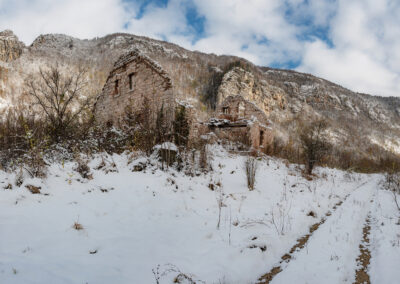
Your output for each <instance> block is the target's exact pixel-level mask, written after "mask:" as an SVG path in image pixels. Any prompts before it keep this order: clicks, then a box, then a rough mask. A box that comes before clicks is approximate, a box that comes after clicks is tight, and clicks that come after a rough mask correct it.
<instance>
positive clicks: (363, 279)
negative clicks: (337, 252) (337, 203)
mask: <svg viewBox="0 0 400 284" xmlns="http://www.w3.org/2000/svg"><path fill="white" fill-rule="evenodd" d="M371 202H373V200H371ZM370 232H371V216H370V214H368V217H367V219H366V220H365V225H364V228H363V239H362V241H361V244H360V255H359V256H358V258H357V263H358V264H359V266H360V267H359V268H358V269H357V271H356V281H355V283H356V284H362V283H367V284H370V283H371V280H370V277H369V274H368V266H369V263H370V259H371V251H370V250H369V235H370Z"/></svg>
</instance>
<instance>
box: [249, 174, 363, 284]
mask: <svg viewBox="0 0 400 284" xmlns="http://www.w3.org/2000/svg"><path fill="white" fill-rule="evenodd" d="M367 183H368V181H367V182H364V183H362V184H360V185H359V186H357V187H356V188H355V189H354V191H353V193H352V194H348V195H346V196H345V197H344V199H343V200H341V201H339V202H338V203H336V204H335V206H334V207H333V208H332V209H333V211H334V212H335V211H336V209H338V208H339V207H340V206H341V205H342V204H343V203H344V202H345V201H346V200H347V198H348V197H349V196H351V195H353V194H354V192H355V191H357V190H358V189H360V188H362V187H363V186H364V185H365V184H367ZM331 215H332V212H331V211H328V212H327V213H326V214H325V217H323V218H322V219H321V221H320V222H318V223H315V224H314V225H312V226H311V227H310V229H309V233H308V234H306V235H304V236H303V237H301V238H299V239H298V240H297V242H296V244H295V245H294V246H293V247H292V248H291V249H290V251H289V252H288V253H286V254H284V255H283V256H282V257H281V260H280V261H279V264H278V265H276V266H274V267H273V268H272V269H271V270H270V271H269V272H268V273H266V274H264V275H262V276H261V277H260V278H259V279H258V281H257V283H259V284H261V283H270V282H271V281H272V279H273V278H274V277H275V276H276V275H278V274H279V273H281V272H282V271H283V269H284V268H285V267H287V266H288V264H289V262H290V261H291V260H292V259H293V255H294V254H295V253H297V252H299V251H301V250H302V249H303V248H304V247H306V245H307V244H308V241H309V239H310V237H311V236H312V235H313V234H314V232H316V231H317V230H318V229H319V228H320V226H321V225H322V224H324V223H325V222H326V221H327V219H328V217H330V216H331Z"/></svg>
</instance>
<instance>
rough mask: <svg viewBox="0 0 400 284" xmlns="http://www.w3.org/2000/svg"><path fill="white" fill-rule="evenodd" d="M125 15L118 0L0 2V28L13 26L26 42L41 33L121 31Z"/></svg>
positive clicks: (80, 34) (86, 35)
mask: <svg viewBox="0 0 400 284" xmlns="http://www.w3.org/2000/svg"><path fill="white" fill-rule="evenodd" d="M127 17H128V15H127V13H126V10H125V9H124V6H123V5H122V3H121V2H120V1H119V0H102V1H97V0H84V1H82V0H68V1H62V0H19V1H13V0H3V1H1V2H0V28H1V29H11V30H13V31H14V32H15V33H16V34H17V35H18V37H19V38H20V39H21V40H22V41H24V42H25V43H26V44H30V43H31V42H32V41H33V40H34V39H35V38H36V37H37V36H38V35H39V34H44V33H65V34H69V35H72V36H76V37H80V38H92V37H95V36H101V35H104V34H107V33H112V32H117V31H121V30H122V27H123V25H124V22H125V20H127Z"/></svg>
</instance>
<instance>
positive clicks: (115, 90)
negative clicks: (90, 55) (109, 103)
mask: <svg viewBox="0 0 400 284" xmlns="http://www.w3.org/2000/svg"><path fill="white" fill-rule="evenodd" d="M118 85H119V80H115V89H114V94H115V95H118V88H119V87H118Z"/></svg>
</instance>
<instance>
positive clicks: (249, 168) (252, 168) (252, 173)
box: [244, 156, 258, 190]
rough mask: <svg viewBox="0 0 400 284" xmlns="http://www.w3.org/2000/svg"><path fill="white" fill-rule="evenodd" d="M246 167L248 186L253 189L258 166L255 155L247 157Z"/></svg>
mask: <svg viewBox="0 0 400 284" xmlns="http://www.w3.org/2000/svg"><path fill="white" fill-rule="evenodd" d="M244 167H245V171H246V178H247V187H248V188H249V190H253V189H254V184H255V182H256V173H257V168H258V164H257V160H256V159H255V158H254V157H250V156H249V157H247V159H246V161H245V165H244Z"/></svg>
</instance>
